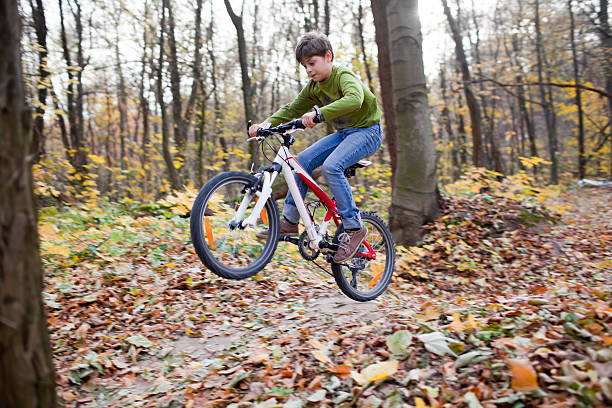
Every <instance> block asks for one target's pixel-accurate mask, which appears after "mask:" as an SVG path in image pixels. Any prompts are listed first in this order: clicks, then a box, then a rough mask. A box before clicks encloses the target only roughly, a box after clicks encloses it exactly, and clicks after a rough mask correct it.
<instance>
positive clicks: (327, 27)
mask: <svg viewBox="0 0 612 408" xmlns="http://www.w3.org/2000/svg"><path fill="white" fill-rule="evenodd" d="M324 9H325V21H324V24H323V28H324V33H325V35H326V36H329V20H330V11H329V0H325V5H324Z"/></svg>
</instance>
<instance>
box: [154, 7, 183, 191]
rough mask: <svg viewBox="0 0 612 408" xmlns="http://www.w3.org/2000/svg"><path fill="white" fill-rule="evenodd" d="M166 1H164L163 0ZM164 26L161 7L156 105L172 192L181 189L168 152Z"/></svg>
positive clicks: (164, 20) (163, 12)
mask: <svg viewBox="0 0 612 408" xmlns="http://www.w3.org/2000/svg"><path fill="white" fill-rule="evenodd" d="M164 1H166V0H164ZM165 25H166V7H164V6H163V5H162V17H161V23H160V27H159V64H158V66H157V103H158V104H159V110H160V113H161V122H162V125H161V126H162V155H163V157H164V161H165V162H166V167H167V168H168V178H169V179H170V187H171V188H172V189H173V190H178V189H180V188H181V183H180V180H179V175H178V172H177V171H176V167H175V165H174V160H173V158H172V153H171V152H170V140H169V139H170V136H169V133H170V132H169V129H168V117H167V116H168V115H167V113H166V103H165V102H164V86H163V70H164V30H165Z"/></svg>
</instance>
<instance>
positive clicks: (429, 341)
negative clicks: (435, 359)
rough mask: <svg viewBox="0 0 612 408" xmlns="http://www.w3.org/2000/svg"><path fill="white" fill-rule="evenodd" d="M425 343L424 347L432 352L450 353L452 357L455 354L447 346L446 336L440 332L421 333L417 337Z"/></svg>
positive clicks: (441, 354) (439, 353) (438, 353)
mask: <svg viewBox="0 0 612 408" xmlns="http://www.w3.org/2000/svg"><path fill="white" fill-rule="evenodd" d="M417 338H418V339H419V340H420V341H422V342H423V343H425V348H426V349H427V350H429V351H431V352H432V353H434V354H437V355H439V356H444V355H446V354H450V355H451V356H453V357H456V356H457V355H456V354H455V353H454V352H453V350H451V349H450V348H449V347H448V343H447V340H446V337H444V335H443V334H442V333H440V332H433V333H426V334H421V335H419V336H418V337H417Z"/></svg>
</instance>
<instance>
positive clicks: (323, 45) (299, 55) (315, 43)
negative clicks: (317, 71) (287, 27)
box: [295, 31, 334, 63]
mask: <svg viewBox="0 0 612 408" xmlns="http://www.w3.org/2000/svg"><path fill="white" fill-rule="evenodd" d="M327 51H330V52H331V55H332V60H333V59H334V50H333V49H332V46H331V43H330V42H329V40H328V39H327V37H326V36H325V35H323V34H321V33H317V32H315V31H311V32H309V33H306V34H304V35H303V36H302V37H300V39H299V40H298V43H297V45H296V46H295V59H297V61H298V62H299V63H301V62H302V59H304V58H309V57H312V56H313V55H318V56H320V57H324V56H325V53H327Z"/></svg>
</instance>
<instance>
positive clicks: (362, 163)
mask: <svg viewBox="0 0 612 408" xmlns="http://www.w3.org/2000/svg"><path fill="white" fill-rule="evenodd" d="M371 165H372V162H371V161H369V160H359V161H358V162H357V163H355V164H353V165H351V166H349V167H347V168H346V169H344V176H345V177H346V178H351V177H353V176H354V175H355V171H356V170H357V169H359V168H362V167H368V166H371Z"/></svg>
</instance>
